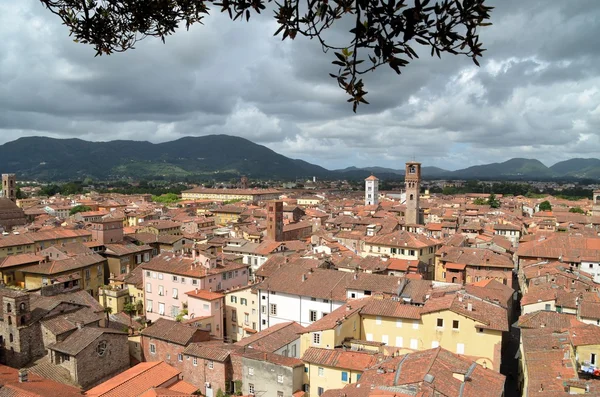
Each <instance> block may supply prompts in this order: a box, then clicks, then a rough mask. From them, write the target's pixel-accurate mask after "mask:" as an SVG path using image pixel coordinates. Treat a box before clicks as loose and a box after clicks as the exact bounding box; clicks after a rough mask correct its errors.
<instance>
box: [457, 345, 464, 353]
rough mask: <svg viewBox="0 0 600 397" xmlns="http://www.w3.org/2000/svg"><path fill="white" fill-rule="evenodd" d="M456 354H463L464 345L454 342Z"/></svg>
mask: <svg viewBox="0 0 600 397" xmlns="http://www.w3.org/2000/svg"><path fill="white" fill-rule="evenodd" d="M456 354H465V345H464V344H463V343H457V344H456Z"/></svg>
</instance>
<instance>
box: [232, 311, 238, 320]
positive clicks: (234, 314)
mask: <svg viewBox="0 0 600 397" xmlns="http://www.w3.org/2000/svg"><path fill="white" fill-rule="evenodd" d="M231 321H233V322H236V321H237V311H236V310H235V309H234V310H232V311H231Z"/></svg>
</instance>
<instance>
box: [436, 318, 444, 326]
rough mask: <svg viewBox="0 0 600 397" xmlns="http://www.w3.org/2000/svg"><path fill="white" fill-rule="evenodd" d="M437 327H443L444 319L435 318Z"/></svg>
mask: <svg viewBox="0 0 600 397" xmlns="http://www.w3.org/2000/svg"><path fill="white" fill-rule="evenodd" d="M437 327H438V328H444V319H443V318H438V319H437Z"/></svg>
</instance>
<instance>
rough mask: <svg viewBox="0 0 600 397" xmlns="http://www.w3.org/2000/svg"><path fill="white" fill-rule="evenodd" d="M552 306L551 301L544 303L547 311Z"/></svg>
mask: <svg viewBox="0 0 600 397" xmlns="http://www.w3.org/2000/svg"><path fill="white" fill-rule="evenodd" d="M551 308H552V305H551V304H550V303H546V304H545V305H544V310H546V311H548V310H551Z"/></svg>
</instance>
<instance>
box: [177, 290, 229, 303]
mask: <svg viewBox="0 0 600 397" xmlns="http://www.w3.org/2000/svg"><path fill="white" fill-rule="evenodd" d="M185 294H186V295H187V296H189V297H190V298H198V299H202V300H207V301H214V300H216V299H222V298H224V297H225V295H223V294H220V293H218V292H212V291H207V290H205V289H196V290H194V291H189V292H186V293H185Z"/></svg>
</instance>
